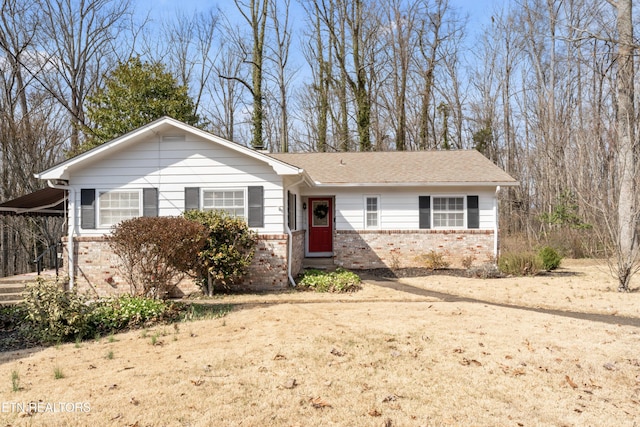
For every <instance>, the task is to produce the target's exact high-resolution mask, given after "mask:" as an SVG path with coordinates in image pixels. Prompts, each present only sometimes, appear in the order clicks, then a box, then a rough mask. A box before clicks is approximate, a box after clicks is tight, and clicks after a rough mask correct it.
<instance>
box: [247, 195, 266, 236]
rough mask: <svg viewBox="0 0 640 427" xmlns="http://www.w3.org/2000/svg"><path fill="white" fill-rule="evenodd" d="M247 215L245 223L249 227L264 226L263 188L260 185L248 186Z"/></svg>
mask: <svg viewBox="0 0 640 427" xmlns="http://www.w3.org/2000/svg"><path fill="white" fill-rule="evenodd" d="M247 192H248V198H249V215H248V216H247V225H248V226H249V227H264V188H263V187H261V186H256V187H248V189H247Z"/></svg>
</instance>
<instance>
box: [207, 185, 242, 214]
mask: <svg viewBox="0 0 640 427" xmlns="http://www.w3.org/2000/svg"><path fill="white" fill-rule="evenodd" d="M202 209H203V210H221V211H225V212H227V213H228V214H229V215H231V216H234V217H238V218H246V217H247V215H246V196H245V191H244V190H243V189H229V190H203V192H202Z"/></svg>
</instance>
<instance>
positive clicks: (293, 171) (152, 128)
mask: <svg viewBox="0 0 640 427" xmlns="http://www.w3.org/2000/svg"><path fill="white" fill-rule="evenodd" d="M171 131H180V132H187V133H191V134H193V135H196V136H198V137H200V138H203V139H204V140H206V141H208V142H211V143H213V144H218V145H221V146H224V147H226V148H229V149H231V150H233V151H235V152H237V153H239V154H242V155H245V156H248V157H251V158H254V159H257V160H259V161H261V162H264V163H266V164H268V165H269V166H271V167H272V168H273V170H274V171H275V172H276V173H277V174H278V175H299V174H301V173H302V171H301V170H300V169H299V168H297V167H295V166H292V165H290V164H287V163H285V162H283V161H281V160H278V159H276V158H274V157H270V156H267V155H266V154H264V153H261V152H259V151H256V150H253V149H251V148H248V147H245V146H242V145H240V144H238V143H235V142H232V141H229V140H226V139H224V138H221V137H219V136H216V135H213V134H211V133H209V132H207V131H204V130H202V129H198V128H196V127H193V126H191V125H188V124H186V123H183V122H181V121H178V120H175V119H172V118H171V117H162V118H160V119H158V120H155V121H153V122H151V123H149V124H147V125H145V126H142V127H140V128H138V129H135V130H133V131H131V132H129V133H127V134H125V135H122V136H121V137H119V138H116V139H113V140H111V141H108V142H105V143H104V144H101V145H99V146H97V147H95V148H93V149H91V150H89V151H87V152H85V153H82V154H80V155H78V156H75V157H73V158H71V159H68V160H66V161H64V162H62V163H59V164H57V165H56V166H53V167H52V168H49V169H47V170H45V171H43V172H40V173H37V174H35V177H36V178H39V179H69V175H70V172H71V171H73V170H74V169H77V168H81V167H84V165H86V164H88V163H90V162H92V161H96V160H100V159H102V158H107V157H109V156H111V155H112V154H113V153H114V152H117V151H119V150H123V149H128V148H129V147H131V146H134V145H135V144H136V143H138V142H140V141H143V140H144V139H145V138H147V137H148V136H149V135H152V134H154V133H159V132H164V133H171Z"/></svg>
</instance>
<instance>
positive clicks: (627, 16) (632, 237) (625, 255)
mask: <svg viewBox="0 0 640 427" xmlns="http://www.w3.org/2000/svg"><path fill="white" fill-rule="evenodd" d="M616 4H617V8H618V33H619V37H620V40H619V42H618V75H617V96H618V117H617V122H618V129H617V134H618V135H617V136H618V161H617V169H618V171H617V172H618V179H619V180H620V181H619V182H620V190H619V195H618V248H617V249H618V252H619V253H618V254H617V258H618V260H617V261H618V266H617V272H616V273H617V276H618V290H619V291H629V281H630V280H631V276H632V275H633V273H634V272H635V268H636V265H637V261H638V253H637V249H638V248H637V237H638V236H637V226H638V207H637V203H636V200H637V195H636V179H637V164H636V162H637V151H638V150H637V141H636V140H635V134H634V126H635V123H634V121H635V107H634V81H633V80H634V64H633V54H634V41H633V20H632V9H631V0H618V2H617V3H616Z"/></svg>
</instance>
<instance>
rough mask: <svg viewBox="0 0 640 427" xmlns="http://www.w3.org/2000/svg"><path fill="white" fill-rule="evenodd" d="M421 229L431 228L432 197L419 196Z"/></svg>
mask: <svg viewBox="0 0 640 427" xmlns="http://www.w3.org/2000/svg"><path fill="white" fill-rule="evenodd" d="M418 208H419V212H420V228H431V196H419V197H418Z"/></svg>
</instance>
